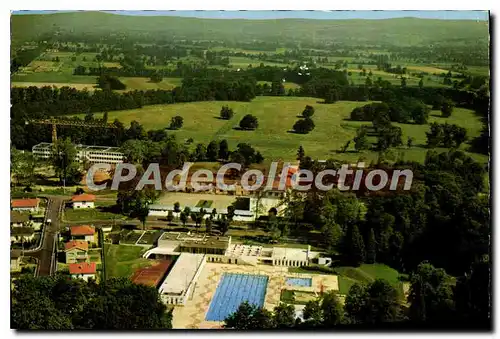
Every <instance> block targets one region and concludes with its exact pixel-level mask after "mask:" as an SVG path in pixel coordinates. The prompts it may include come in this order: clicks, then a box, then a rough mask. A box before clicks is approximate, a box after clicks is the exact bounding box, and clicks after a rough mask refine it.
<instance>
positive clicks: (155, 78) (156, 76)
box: [149, 72, 163, 83]
mask: <svg viewBox="0 0 500 339" xmlns="http://www.w3.org/2000/svg"><path fill="white" fill-rule="evenodd" d="M149 80H151V82H157V83H158V82H161V81H162V80H163V75H162V74H161V73H160V72H154V73H153V74H152V75H151V76H150V77H149Z"/></svg>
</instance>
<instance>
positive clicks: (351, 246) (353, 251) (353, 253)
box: [345, 225, 365, 266]
mask: <svg viewBox="0 0 500 339" xmlns="http://www.w3.org/2000/svg"><path fill="white" fill-rule="evenodd" d="M349 230H350V231H349V233H348V235H347V244H346V253H345V254H346V255H347V257H348V258H349V260H350V261H351V262H352V264H353V265H354V266H359V265H360V264H362V263H363V262H364V261H365V243H364V241H363V237H362V236H361V233H359V229H358V226H356V225H354V226H352V227H350V228H349Z"/></svg>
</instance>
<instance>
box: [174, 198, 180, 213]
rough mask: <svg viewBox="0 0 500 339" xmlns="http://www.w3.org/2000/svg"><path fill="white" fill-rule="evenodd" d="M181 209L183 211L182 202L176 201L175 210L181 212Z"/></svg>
mask: <svg viewBox="0 0 500 339" xmlns="http://www.w3.org/2000/svg"><path fill="white" fill-rule="evenodd" d="M180 211H181V204H180V203H179V202H178V201H176V202H175V203H174V212H175V213H179V212H180Z"/></svg>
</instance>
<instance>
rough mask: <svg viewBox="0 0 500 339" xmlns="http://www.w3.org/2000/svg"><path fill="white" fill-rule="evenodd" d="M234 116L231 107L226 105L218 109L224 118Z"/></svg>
mask: <svg viewBox="0 0 500 339" xmlns="http://www.w3.org/2000/svg"><path fill="white" fill-rule="evenodd" d="M233 116H234V112H233V109H232V108H229V107H228V106H222V108H221V110H220V117H221V119H224V120H230V119H231V118H232V117H233Z"/></svg>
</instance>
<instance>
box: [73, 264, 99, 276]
mask: <svg viewBox="0 0 500 339" xmlns="http://www.w3.org/2000/svg"><path fill="white" fill-rule="evenodd" d="M68 268H69V273H70V274H95V273H96V263H95V262H91V263H87V262H82V263H75V264H69V265H68Z"/></svg>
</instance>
